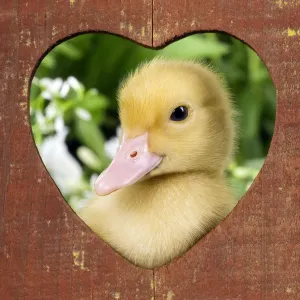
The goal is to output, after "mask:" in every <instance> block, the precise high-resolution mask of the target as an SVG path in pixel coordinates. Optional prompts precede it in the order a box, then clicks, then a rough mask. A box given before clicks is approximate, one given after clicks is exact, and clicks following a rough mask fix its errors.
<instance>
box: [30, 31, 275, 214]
mask: <svg viewBox="0 0 300 300" xmlns="http://www.w3.org/2000/svg"><path fill="white" fill-rule="evenodd" d="M157 55H163V56H165V57H170V58H178V59H196V60H199V61H205V62H208V63H210V64H212V65H213V66H214V68H215V70H216V71H218V72H220V73H221V75H222V76H223V77H224V78H225V80H226V82H227V84H228V86H229V88H230V91H231V93H232V95H233V99H234V102H235V104H236V107H237V109H238V110H239V112H240V115H241V116H240V118H239V128H240V134H239V135H240V136H239V142H238V151H237V153H236V156H235V160H234V161H233V162H232V163H231V164H230V166H229V167H228V169H227V175H228V178H229V180H230V183H231V185H232V186H233V187H234V189H235V190H236V195H237V198H240V197H241V196H242V195H244V194H245V192H246V191H247V189H248V188H249V186H250V185H251V183H252V182H253V180H254V178H255V177H256V175H257V174H258V172H259V170H260V168H261V166H262V164H263V162H264V159H265V157H266V155H267V152H268V148H269V145H270V141H271V138H272V135H273V129H274V122H275V109H276V94H275V88H274V85H273V83H272V80H271V78H270V75H269V73H268V71H267V69H266V67H265V65H264V63H263V62H262V61H261V59H260V58H259V57H258V55H257V54H256V53H255V52H254V51H252V50H251V49H250V48H249V47H248V46H247V45H245V44H243V43H242V42H240V41H238V40H237V39H235V38H233V37H231V36H230V35H227V34H225V33H205V34H194V35H191V36H188V37H185V38H184V39H181V40H179V41H176V42H174V43H172V44H171V45H169V46H167V47H165V48H164V49H161V50H157V51H156V50H152V49H147V48H143V47H141V46H139V45H137V44H135V43H133V42H131V41H128V40H125V39H123V38H120V37H116V36H112V35H108V34H84V35H80V36H77V37H74V38H72V39H70V40H68V41H65V42H63V43H61V44H60V45H58V46H57V47H55V48H54V49H53V50H52V51H51V52H50V53H48V55H47V56H45V58H44V59H43V60H42V62H41V64H40V66H39V67H38V69H37V71H36V74H35V76H34V78H33V81H32V85H31V94H30V118H31V125H32V131H33V135H34V139H35V142H36V144H37V147H38V149H39V153H40V155H41V158H42V160H43V162H44V164H45V165H46V167H47V169H48V171H49V173H50V175H51V176H52V178H53V180H54V181H55V183H56V185H57V186H58V188H59V189H60V191H61V193H62V194H63V196H64V197H65V199H66V200H67V201H68V202H69V204H70V205H71V206H72V208H73V209H74V210H76V209H77V208H78V207H80V205H81V203H82V201H83V200H85V199H87V198H89V197H91V196H92V194H93V193H94V192H93V182H94V180H95V178H96V177H97V175H98V174H99V173H101V172H102V171H103V170H104V169H105V168H106V167H107V166H108V164H109V163H110V161H111V160H112V158H113V156H114V154H115V152H116V148H117V146H118V139H117V136H118V133H119V130H118V128H119V120H118V115H117V102H116V92H117V88H118V85H119V82H120V80H121V79H122V78H123V77H124V76H126V74H128V72H130V71H132V70H134V69H135V68H136V67H137V65H138V64H140V63H141V62H143V61H145V60H151V59H153V58H154V57H155V56H157Z"/></svg>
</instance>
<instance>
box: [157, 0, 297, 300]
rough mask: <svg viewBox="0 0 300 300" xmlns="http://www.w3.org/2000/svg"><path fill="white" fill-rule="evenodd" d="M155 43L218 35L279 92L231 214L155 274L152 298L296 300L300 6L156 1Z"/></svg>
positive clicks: (236, 1)
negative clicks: (260, 150) (262, 154)
mask: <svg viewBox="0 0 300 300" xmlns="http://www.w3.org/2000/svg"><path fill="white" fill-rule="evenodd" d="M153 8H154V14H153V15H154V19H153V37H154V39H153V44H154V46H160V45H162V44H164V43H166V42H168V41H170V40H172V39H173V38H174V37H178V36H182V35H184V34H186V33H188V32H191V31H198V30H201V31H207V30H209V31H210V30H221V31H226V32H228V33H231V34H233V35H234V36H236V37H239V38H240V39H242V40H243V41H245V42H247V43H248V44H249V45H251V46H252V47H253V48H254V49H255V50H256V51H257V52H258V53H259V55H260V56H261V57H262V59H263V60H264V61H265V63H266V64H267V66H268V68H269V70H270V73H271V76H272V78H273V80H274V83H275V85H276V88H277V120H276V129H275V133H274V137H273V140H272V145H271V147H270V149H269V154H268V157H267V159H266V161H265V164H264V167H263V169H262V170H261V172H260V174H259V176H258V177H257V178H256V180H255V182H254V184H253V185H252V187H251V189H250V190H249V192H248V193H247V194H246V195H245V196H244V198H243V199H242V200H241V201H240V203H239V205H238V206H237V207H236V208H235V210H234V211H233V212H232V213H231V214H230V216H229V217H228V218H227V219H226V220H225V221H224V222H223V223H221V224H220V225H219V226H218V227H217V228H216V229H215V230H213V231H212V232H210V233H209V234H208V235H207V236H206V237H205V238H204V239H202V240H201V241H200V242H199V243H198V244H197V245H196V246H194V247H193V248H192V249H191V250H190V251H189V252H188V253H187V254H185V255H184V256H183V257H182V258H180V259H178V260H177V261H175V262H173V263H171V264H170V265H169V266H166V267H163V268H160V269H158V270H156V271H155V294H156V297H155V299H157V300H162V299H168V300H170V299H172V300H175V299H180V300H196V299H199V300H200V299H201V300H221V299H222V300H225V299H226V300H240V299H241V300H256V299H264V300H267V299H270V300H271V299H272V300H275V299H278V300H283V299H285V300H288V299H295V300H296V299H300V221H299V220H300V172H299V170H300V101H299V99H300V84H299V82H300V80H299V78H300V77H299V76H300V2H299V1H294V0H292V1H281V0H280V1H278V0H277V1H276V0H274V1H272V0H265V1H261V0H254V1H246V0H232V1H227V0H220V1H206V0H203V1H200V0H198V1H196V0H195V1H174V2H173V3H172V5H170V1H168V0H155V1H154V7H153Z"/></svg>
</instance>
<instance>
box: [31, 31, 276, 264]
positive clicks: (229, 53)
mask: <svg viewBox="0 0 300 300" xmlns="http://www.w3.org/2000/svg"><path fill="white" fill-rule="evenodd" d="M95 50H96V51H95ZM129 54H130V55H129ZM158 54H159V55H163V56H164V57H167V58H172V59H173V60H171V61H160V60H158V61H155V60H154V62H152V63H150V64H148V65H146V66H144V67H142V68H141V69H140V70H139V71H138V72H137V73H134V75H133V76H132V77H130V78H129V79H128V80H127V81H125V82H124V83H123V85H122V86H121V88H120V93H119V100H120V116H121V121H122V129H123V132H122V134H120V137H115V136H114V135H115V132H116V128H117V126H118V122H117V103H116V101H115V98H116V91H117V86H118V84H119V82H120V81H121V80H122V79H123V77H124V75H125V74H126V73H128V71H131V70H135V69H136V67H137V66H138V65H139V64H140V63H141V62H143V61H145V60H146V59H147V60H150V61H151V60H152V59H153V58H154V57H155V56H157V55H158ZM200 58H201V59H207V60H208V62H209V63H210V64H211V65H213V66H214V67H215V69H216V70H217V71H219V72H220V74H221V76H223V77H225V79H226V81H227V82H228V84H229V87H230V89H231V93H232V94H233V99H234V101H235V106H237V108H238V110H239V111H240V113H241V116H240V117H239V118H238V122H236V123H237V124H238V128H239V129H240V136H239V143H238V145H239V147H238V151H237V155H236V160H235V161H234V163H231V164H230V165H229V167H228V168H227V170H226V172H227V174H229V176H230V178H231V180H232V182H233V184H234V185H235V186H238V187H239V191H238V195H237V197H236V199H238V198H240V197H241V195H242V194H243V193H244V192H245V190H246V189H247V187H248V186H249V185H250V184H251V182H252V181H253V180H254V178H255V176H256V175H257V173H258V171H259V169H260V167H261V165H262V162H263V159H264V157H265V156H266V154H267V149H268V146H269V143H270V140H271V137H272V133H273V124H274V120H275V89H274V86H273V83H272V80H271V79H270V76H269V73H268V72H267V70H266V68H265V66H264V64H263V63H262V61H261V60H260V58H259V57H258V56H257V54H256V53H255V52H253V51H252V50H251V49H250V48H248V47H247V46H246V45H245V44H243V43H241V42H239V41H238V40H236V39H234V38H231V37H230V36H228V35H225V34H215V33H210V34H201V35H193V36H189V37H186V38H184V39H182V40H179V41H177V42H174V43H173V44H171V45H169V46H167V47H166V48H164V49H161V50H159V51H155V50H151V49H146V48H143V47H141V46H138V45H136V44H134V43H133V42H130V41H127V40H125V39H122V38H119V37H115V36H111V35H100V34H88V35H81V36H78V37H76V38H73V39H71V40H68V41H66V42H64V43H62V44H60V45H59V46H57V47H56V48H54V50H53V51H52V52H50V53H49V54H48V56H46V57H45V58H44V60H43V61H42V63H41V65H40V66H39V68H38V70H37V73H36V76H35V78H34V79H33V83H32V88H31V102H30V103H31V124H32V128H33V134H34V138H35V141H36V143H37V145H38V148H39V151H40V155H41V157H42V159H43V161H44V164H45V165H46V167H47V168H48V171H49V173H50V174H51V176H52V178H53V179H54V181H55V182H56V184H57V186H58V187H59V189H60V190H61V192H62V194H63V195H64V196H65V198H66V199H67V200H68V202H69V203H70V205H71V206H72V207H73V209H74V210H75V211H76V212H77V213H78V214H79V215H80V216H81V217H82V218H83V219H84V221H85V222H86V223H87V224H88V226H90V227H91V228H92V229H93V230H94V231H95V232H96V233H97V234H98V235H99V236H100V237H101V238H102V239H103V240H104V241H106V242H107V243H108V244H110V245H111V246H112V247H113V248H114V249H115V250H116V251H118V252H119V253H120V254H121V255H122V256H124V257H125V258H126V259H128V260H129V261H131V262H133V263H135V264H137V265H139V266H142V267H145V268H153V267H158V266H161V265H163V264H165V263H168V262H170V261H171V260H172V259H174V258H176V257H178V256H180V255H182V254H183V253H185V252H186V251H187V250H188V249H189V248H190V247H191V246H192V245H194V244H195V243H196V242H197V241H198V240H199V239H200V238H201V237H202V236H203V235H204V234H205V233H207V232H208V231H209V230H211V229H212V228H213V227H215V226H216V225H217V224H218V223H219V222H220V221H221V220H222V219H223V218H224V217H225V216H226V215H227V214H228V213H229V212H230V211H231V210H232V209H233V207H234V206H235V204H236V201H235V198H234V197H233V196H232V195H231V192H230V189H228V184H227V183H226V182H225V180H224V178H223V177H224V176H223V173H224V169H225V167H227V164H228V163H229V158H230V157H231V152H232V146H233V138H234V131H235V130H234V127H235V125H234V123H233V121H232V120H233V119H234V110H235V109H234V108H233V107H232V106H231V104H230V103H231V101H230V98H229V95H228V94H227V89H226V87H224V86H223V85H222V83H221V79H220V78H219V77H218V76H216V75H215V74H214V72H212V71H211V70H210V69H209V68H207V67H205V66H203V65H201V64H199V63H197V62H187V61H184V62H178V60H180V59H185V60H186V59H200ZM71 62H72V63H71ZM70 76H71V77H70ZM45 77H50V78H53V79H49V78H45ZM59 77H62V78H64V79H61V78H59ZM95 87H96V88H97V90H95V89H93V88H95ZM264 98H266V101H263V100H264ZM109 100H110V101H109ZM259 125H262V126H259ZM120 138H122V144H121V147H120V149H119V152H118V154H116V152H117V145H118V141H119V139H120ZM105 140H108V141H105ZM115 155H116V158H115V160H114V162H113V164H112V165H111V166H110V167H109V169H108V171H106V173H105V175H103V176H102V177H101V178H100V179H99V180H98V182H97V183H96V187H97V191H98V193H99V194H103V196H102V197H96V196H94V195H93V193H94V188H93V186H94V181H95V175H96V174H99V173H101V172H102V171H103V170H104V169H105V168H106V167H108V165H109V164H110V162H111V159H112V158H113V157H114V156H115ZM91 181H92V183H91V184H90V182H91ZM116 190H117V191H116ZM107 194H109V195H107ZM104 195H107V196H104ZM83 199H86V200H88V201H80V200H83ZM91 199H92V200H91Z"/></svg>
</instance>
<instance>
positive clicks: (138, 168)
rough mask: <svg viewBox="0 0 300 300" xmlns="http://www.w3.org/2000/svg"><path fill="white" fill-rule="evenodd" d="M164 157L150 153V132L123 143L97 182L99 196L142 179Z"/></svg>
mask: <svg viewBox="0 0 300 300" xmlns="http://www.w3.org/2000/svg"><path fill="white" fill-rule="evenodd" d="M161 160H162V157H161V156H159V155H157V154H154V153H150V152H149V151H148V132H146V133H144V134H143V135H140V136H138V137H135V138H132V139H127V138H126V137H125V136H124V135H123V139H122V143H121V145H120V148H119V150H118V153H117V154H116V156H115V158H114V160H113V161H112V163H111V164H110V165H109V167H108V168H107V169H106V170H105V171H104V172H102V174H101V175H100V176H99V177H98V178H97V180H96V182H95V190H96V193H97V194H98V195H99V196H104V195H108V194H110V193H112V192H114V191H116V190H118V189H120V188H122V187H125V186H128V185H131V184H134V183H136V182H137V181H139V180H140V179H142V178H143V177H144V176H145V175H146V174H148V173H149V172H151V171H152V170H153V169H154V168H156V167H157V166H158V165H159V164H160V162H161Z"/></svg>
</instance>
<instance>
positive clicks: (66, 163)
mask: <svg viewBox="0 0 300 300" xmlns="http://www.w3.org/2000/svg"><path fill="white" fill-rule="evenodd" d="M54 127H55V129H56V134H55V135H54V136H50V137H47V138H46V139H45V140H44V142H43V143H42V145H41V146H40V149H39V150H40V155H41V157H42V160H43V162H44V164H45V166H46V167H47V169H48V171H49V173H50V174H51V176H52V178H53V180H54V181H55V183H56V184H57V186H58V188H59V189H60V191H61V192H62V194H63V195H69V194H72V193H73V192H74V190H76V188H77V187H78V186H79V185H80V183H81V178H82V169H81V166H80V164H79V163H78V162H77V161H76V160H75V158H73V156H72V155H71V154H70V153H69V151H68V149H67V146H66V144H65V138H66V136H67V134H68V129H67V128H66V127H65V126H64V121H63V119H62V118H57V119H56V120H55V124H54Z"/></svg>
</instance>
